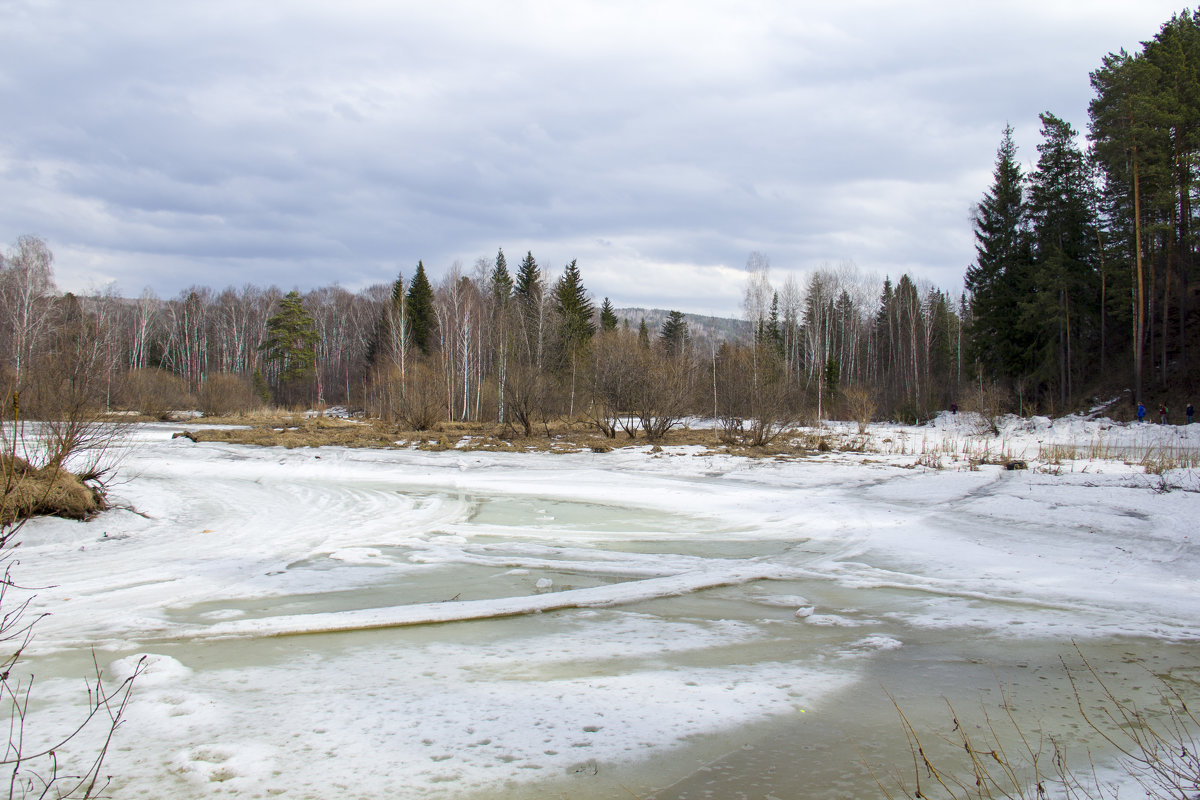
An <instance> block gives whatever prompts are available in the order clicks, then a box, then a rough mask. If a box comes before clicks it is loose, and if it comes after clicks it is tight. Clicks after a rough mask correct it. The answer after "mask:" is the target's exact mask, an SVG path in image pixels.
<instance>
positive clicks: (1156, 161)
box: [0, 11, 1200, 444]
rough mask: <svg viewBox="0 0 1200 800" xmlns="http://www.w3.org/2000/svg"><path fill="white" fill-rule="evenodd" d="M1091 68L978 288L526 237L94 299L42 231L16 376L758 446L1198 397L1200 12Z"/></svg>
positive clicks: (1004, 219) (12, 328)
mask: <svg viewBox="0 0 1200 800" xmlns="http://www.w3.org/2000/svg"><path fill="white" fill-rule="evenodd" d="M1091 84H1092V87H1093V90H1094V96H1093V99H1092V100H1091V103H1090V106H1089V108H1088V114H1089V124H1088V130H1087V131H1086V135H1082V134H1081V133H1080V132H1079V131H1076V130H1075V129H1074V128H1073V127H1072V126H1071V125H1070V124H1069V123H1068V122H1066V121H1065V120H1064V119H1062V118H1060V117H1058V116H1056V115H1055V114H1053V113H1050V112H1047V113H1044V114H1042V115H1041V118H1040V121H1041V142H1040V144H1038V145H1037V157H1036V159H1035V160H1034V161H1033V162H1031V163H1032V166H1031V167H1030V168H1028V170H1026V169H1025V168H1023V167H1022V166H1021V164H1022V160H1021V156H1020V154H1018V152H1017V149H1016V146H1015V144H1014V141H1013V130H1012V128H1011V127H1009V128H1007V129H1006V130H1004V131H1003V132H1000V133H1001V135H1000V141H999V145H998V149H997V152H996V160H995V167H994V171H993V174H992V182H991V184H990V186H988V187H986V189H984V191H983V193H982V196H981V198H980V200H979V202H978V204H977V205H976V206H975V207H974V208H973V209H972V215H971V219H972V226H973V230H974V235H975V240H976V258H975V260H974V262H973V263H972V264H970V265H969V267H967V269H966V273H965V280H964V287H963V289H962V290H959V291H956V292H954V293H949V292H946V291H943V290H942V289H939V288H936V287H933V286H931V285H928V284H926V283H924V282H922V281H921V280H919V279H917V278H914V277H913V276H911V275H901V276H896V277H895V279H893V278H892V277H890V276H889V277H887V278H884V279H883V280H882V281H880V280H878V279H877V278H871V277H866V276H865V275H864V274H863V273H862V272H860V271H859V270H857V269H856V268H854V267H853V266H850V265H842V266H838V267H825V268H821V269H818V270H816V271H813V272H811V273H809V274H808V275H807V276H806V278H805V279H803V280H798V279H796V278H795V277H793V275H792V274H791V273H789V274H788V277H787V278H786V279H785V280H783V281H782V282H779V283H778V284H776V283H774V282H773V281H772V278H771V271H770V265H769V261H768V259H767V257H766V256H764V255H762V254H759V253H751V254H750V256H749V258H748V260H747V264H746V280H745V286H744V292H743V297H742V298H741V300H742V309H743V312H744V314H743V319H742V320H740V321H739V322H737V323H732V322H730V321H721V320H716V319H712V318H699V317H695V316H688V315H685V314H683V313H681V312H679V311H670V312H667V313H664V312H647V311H643V310H630V309H621V310H618V309H617V308H615V307H614V305H613V303H612V302H611V301H610V298H607V297H605V298H602V299H600V298H595V297H593V296H592V294H591V293H590V292H589V291H588V290H587V288H586V286H585V283H584V275H583V270H582V269H581V267H580V266H579V265H578V264H577V263H576V262H575V261H571V262H570V263H568V264H566V265H565V266H563V267H561V268H560V269H559V268H551V269H547V268H546V267H544V266H543V265H541V264H539V263H538V262H537V260H536V259H535V257H534V255H533V253H532V252H526V253H525V255H524V256H523V257H522V258H521V259H520V260H519V261H518V262H517V263H515V264H512V265H510V263H509V261H508V259H507V257H506V255H505V253H504V251H503V250H502V249H501V250H498V251H497V252H496V254H495V255H494V256H492V255H488V256H484V257H481V258H479V259H477V260H476V261H475V263H474V264H473V265H472V266H471V267H470V268H466V267H464V266H463V265H462V264H461V263H455V264H454V265H452V266H451V267H450V268H449V269H448V270H446V272H445V275H444V277H443V278H442V279H441V280H440V281H438V282H437V284H436V285H434V283H433V282H432V281H431V280H430V278H429V275H428V274H427V272H426V268H425V266H424V264H423V263H421V262H418V263H416V264H415V265H414V266H413V267H412V268H411V270H410V271H408V273H407V274H403V273H402V274H400V275H397V276H395V278H394V280H392V282H391V283H382V284H379V285H375V286H371V287H369V288H367V289H364V290H362V291H358V292H351V291H348V290H346V289H343V288H341V287H339V286H337V285H331V286H327V287H324V288H319V289H315V290H312V291H308V292H306V293H303V294H301V293H300V292H299V291H290V292H286V293H284V292H283V291H281V290H280V289H278V288H275V287H265V288H264V287H258V286H253V285H246V286H243V287H241V288H235V287H229V288H225V289H223V290H220V291H217V290H214V289H212V288H208V287H204V286H199V285H197V286H193V287H192V288H190V289H187V290H185V291H183V292H181V293H180V294H179V295H178V296H176V297H173V298H169V299H162V298H159V297H157V296H155V295H154V294H153V293H152V292H151V291H149V290H147V291H146V292H144V293H143V294H142V295H141V296H139V297H122V296H119V295H117V294H116V293H115V292H113V291H108V292H99V293H94V294H90V295H86V296H83V295H74V294H71V293H61V292H59V290H58V288H57V286H56V284H55V279H54V270H53V261H54V257H53V253H52V252H51V249H50V247H49V246H48V245H47V243H46V242H45V241H43V240H42V239H40V238H38V237H36V236H31V235H29V236H22V237H20V238H19V239H18V240H17V241H16V242H15V243H14V244H13V245H12V246H11V247H10V248H9V249H8V250H7V252H5V253H3V254H0V370H2V379H3V381H4V385H5V386H6V387H8V389H9V392H8V395H9V397H11V398H12V404H13V409H12V411H13V413H20V414H23V415H25V416H32V417H41V418H47V419H49V418H54V417H61V416H63V415H66V414H71V413H75V412H76V411H77V410H78V409H80V408H85V407H86V408H91V409H102V410H105V411H115V410H129V411H136V412H140V413H142V414H148V415H153V416H161V415H164V414H167V413H169V412H171V411H173V410H176V409H183V408H200V409H202V410H203V411H205V412H206V413H212V414H228V413H236V412H241V411H246V410H249V409H251V408H254V407H256V406H259V405H265V404H274V405H279V406H286V407H305V408H309V407H322V406H331V405H339V406H346V407H348V408H351V409H356V410H362V411H364V412H365V413H366V414H368V415H370V416H374V417H378V418H380V419H383V420H385V421H389V422H394V423H396V424H398V425H402V426H404V427H406V428H408V429H413V430H424V429H428V428H431V427H433V426H435V425H437V424H439V423H441V422H443V421H468V422H491V423H498V424H502V425H503V426H505V427H506V428H508V429H509V430H511V431H513V432H514V433H517V434H520V435H526V436H528V435H533V434H534V433H535V432H536V431H538V430H539V429H541V430H549V423H550V422H551V421H556V420H568V421H571V422H580V423H587V424H590V425H592V426H594V427H595V428H596V429H597V430H599V431H602V432H603V433H604V434H605V435H607V436H610V437H616V436H619V435H624V436H627V437H634V438H636V437H638V436H645V437H647V438H649V439H651V440H653V439H656V438H661V436H662V435H663V434H664V433H665V432H666V430H668V429H670V428H671V427H672V426H674V425H676V424H678V423H679V421H680V420H681V419H683V418H685V417H686V416H689V415H700V416H705V417H713V418H716V419H717V420H718V421H719V423H720V428H721V430H722V431H723V432H724V433H725V434H726V435H727V436H728V437H730V438H731V439H736V440H739V441H743V442H746V443H750V444H756V443H757V444H761V443H764V442H766V441H769V440H770V438H772V437H773V436H774V435H775V434H776V433H777V432H778V431H779V430H780V429H782V428H783V427H785V426H786V425H788V424H791V423H792V422H795V421H799V420H801V419H812V418H816V417H826V418H827V417H830V416H841V417H844V418H855V419H860V420H865V419H871V418H890V419H897V420H906V421H916V420H921V419H924V418H927V417H929V416H930V415H932V414H934V413H936V412H937V411H938V410H940V409H944V408H948V407H950V406H951V404H956V405H957V406H958V407H960V408H963V409H969V408H977V409H979V410H982V411H985V412H988V413H997V412H999V411H1014V412H1018V413H1025V414H1028V413H1033V412H1039V413H1062V412H1066V411H1069V410H1072V409H1074V408H1077V407H1079V406H1081V405H1085V404H1089V405H1090V404H1091V402H1092V401H1093V399H1094V398H1097V397H1102V398H1110V397H1114V396H1119V395H1121V392H1122V390H1124V389H1128V390H1129V391H1128V393H1126V394H1125V395H1124V402H1123V403H1122V404H1121V405H1120V406H1119V407H1117V408H1116V409H1114V413H1116V414H1118V415H1120V414H1127V413H1128V411H1129V409H1130V408H1131V407H1132V406H1133V405H1134V404H1135V403H1136V402H1137V401H1139V400H1141V401H1144V402H1146V403H1147V404H1148V405H1149V404H1150V403H1152V402H1153V403H1154V404H1155V405H1156V404H1157V403H1158V402H1167V403H1168V405H1179V406H1182V405H1183V403H1185V402H1187V401H1189V400H1190V399H1191V398H1188V397H1185V396H1184V395H1185V392H1186V391H1188V389H1189V387H1194V386H1195V378H1196V375H1197V367H1196V359H1194V358H1193V357H1192V356H1191V352H1192V351H1193V350H1194V348H1195V346H1196V344H1197V343H1198V342H1197V339H1198V335H1200V327H1198V325H1197V320H1196V314H1195V312H1194V309H1195V307H1196V297H1195V295H1196V286H1195V282H1194V280H1193V276H1194V271H1195V261H1196V251H1197V241H1196V234H1195V228H1196V226H1195V225H1193V222H1194V221H1196V216H1197V211H1196V208H1195V204H1194V203H1193V198H1194V195H1195V192H1196V185H1195V184H1196V172H1197V165H1198V163H1200V18H1198V17H1197V15H1195V14H1193V13H1191V12H1189V11H1184V12H1182V13H1180V14H1178V15H1176V16H1175V17H1173V18H1172V19H1171V20H1170V21H1168V22H1167V23H1165V24H1164V25H1163V26H1162V28H1161V30H1160V31H1159V33H1158V35H1157V36H1155V37H1154V39H1152V40H1150V41H1148V42H1145V43H1144V44H1143V46H1142V48H1141V49H1140V50H1139V51H1138V52H1136V53H1127V52H1124V51H1121V52H1118V53H1111V54H1109V55H1107V56H1105V57H1104V58H1103V59H1102V60H1101V62H1100V65H1099V66H1098V67H1097V69H1096V70H1095V71H1094V72H1092V74H1091ZM981 188H983V187H981ZM648 320H649V321H650V324H648Z"/></svg>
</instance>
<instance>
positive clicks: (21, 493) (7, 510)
mask: <svg viewBox="0 0 1200 800" xmlns="http://www.w3.org/2000/svg"><path fill="white" fill-rule="evenodd" d="M0 489H2V490H3V495H2V499H0V525H12V524H14V523H16V522H19V521H20V520H23V519H27V518H29V517H38V516H54V517H66V518H67V519H78V520H84V519H90V518H91V517H93V516H95V515H96V514H99V513H100V512H101V511H104V510H105V509H106V508H108V503H107V501H106V499H105V496H104V490H103V488H102V487H100V486H98V485H92V484H90V483H89V482H87V481H85V480H83V479H82V478H80V477H79V476H78V475H75V474H74V473H72V472H68V471H67V470H66V469H63V468H62V467H61V466H60V465H57V464H49V465H47V466H44V467H40V468H39V467H35V466H33V465H32V464H30V463H29V462H28V461H26V460H25V459H23V458H20V457H19V456H13V455H3V456H0Z"/></svg>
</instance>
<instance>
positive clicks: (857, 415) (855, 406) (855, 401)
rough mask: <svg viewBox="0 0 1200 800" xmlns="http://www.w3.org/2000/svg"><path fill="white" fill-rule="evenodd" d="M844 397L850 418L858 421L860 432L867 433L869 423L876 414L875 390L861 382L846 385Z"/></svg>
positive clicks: (843, 391)
mask: <svg viewBox="0 0 1200 800" xmlns="http://www.w3.org/2000/svg"><path fill="white" fill-rule="evenodd" d="M842 397H843V398H844V399H845V401H846V408H847V409H849V411H850V418H851V419H853V420H854V421H855V422H857V423H858V432H859V433H866V432H867V425H869V424H870V423H871V420H872V418H873V417H874V416H875V407H876V403H875V392H873V391H872V390H871V388H870V387H868V386H864V385H861V384H860V385H855V386H847V387H844V388H843V389H842Z"/></svg>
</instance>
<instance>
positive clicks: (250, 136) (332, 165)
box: [0, 0, 1175, 313]
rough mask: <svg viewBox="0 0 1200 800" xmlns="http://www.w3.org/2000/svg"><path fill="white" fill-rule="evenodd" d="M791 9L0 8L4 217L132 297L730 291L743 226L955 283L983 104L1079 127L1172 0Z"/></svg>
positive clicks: (1025, 139)
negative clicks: (409, 283)
mask: <svg viewBox="0 0 1200 800" xmlns="http://www.w3.org/2000/svg"><path fill="white" fill-rule="evenodd" d="M806 5H807V4H796V3H784V2H766V1H764V2H750V3H742V4H738V6H737V7H736V9H735V8H734V6H733V5H729V4H711V3H683V2H663V3H654V4H644V3H641V4H636V3H632V2H606V3H592V2H586V3H562V4H555V5H551V4H548V3H543V2H532V1H530V2H515V3H505V4H484V3H471V2H449V3H439V4H415V3H401V4H392V3H370V2H358V1H356V0H347V2H342V3H339V4H337V5H336V6H331V5H330V4H328V3H323V2H310V3H303V2H288V3H283V2H279V3H275V2H266V3H256V4H250V5H248V6H247V5H246V4H235V3H232V2H227V1H226V0H216V1H215V2H207V3H188V4H164V3H157V2H130V1H129V0H109V2H103V1H98V2H90V3H87V4H82V3H68V2H43V1H40V0H38V1H32V0H31V1H30V2H7V3H0V7H2V8H3V13H4V19H5V23H6V24H5V26H4V27H3V29H0V102H3V104H4V107H5V109H6V114H5V124H4V125H3V127H2V128H0V241H6V242H11V241H13V240H15V238H16V237H17V236H18V235H20V234H22V233H35V234H38V235H42V236H44V237H45V238H46V239H47V240H48V241H49V243H50V244H51V246H52V247H53V248H54V250H55V251H56V253H57V255H58V259H57V269H58V275H59V279H60V283H61V284H62V285H63V286H64V287H66V288H75V289H80V288H84V287H85V286H86V285H88V284H92V285H97V284H102V283H104V282H107V281H110V280H111V281H116V282H117V284H118V286H119V287H120V289H121V290H122V291H125V292H128V293H136V292H138V291H140V289H141V287H142V286H144V285H149V286H152V287H153V288H155V289H156V290H157V291H159V292H160V293H163V294H173V293H175V292H177V291H179V290H180V289H181V288H183V287H185V286H189V285H191V284H197V283H199V284H206V285H211V286H214V288H220V287H221V286H224V285H226V284H235V285H240V284H242V283H245V282H255V283H260V284H276V285H280V286H283V287H291V286H299V287H301V288H308V287H312V286H319V285H325V284H329V283H332V282H335V281H337V282H339V283H341V284H342V285H344V286H347V287H349V288H358V287H361V286H364V285H367V284H370V283H375V282H382V281H389V280H391V279H392V278H393V277H394V276H395V273H396V272H397V271H399V270H402V271H404V273H405V274H411V272H412V269H413V267H414V266H415V264H416V261H417V260H418V259H423V260H424V261H425V263H426V265H427V266H429V267H430V268H431V270H432V272H433V273H434V274H435V275H436V274H438V273H440V272H441V271H442V270H444V269H446V268H447V267H448V266H449V265H450V264H451V263H452V262H454V261H455V260H460V261H461V262H463V263H464V264H466V265H468V266H469V265H470V264H471V263H472V262H473V261H474V259H475V258H476V257H478V256H486V257H488V258H490V257H492V256H494V254H495V252H496V248H497V247H501V246H502V247H505V249H506V251H507V252H508V254H509V255H510V258H513V259H514V260H515V259H516V258H519V257H520V255H522V254H523V253H524V252H525V251H526V250H529V249H532V250H533V251H534V254H535V256H537V257H538V259H539V261H540V262H541V263H542V264H543V266H544V267H545V268H546V269H547V271H548V272H549V273H551V274H554V273H555V272H556V271H557V270H558V269H560V268H561V266H562V264H565V263H566V262H567V261H569V260H571V259H572V258H577V259H579V263H580V266H581V268H582V270H583V275H584V280H585V282H586V284H587V285H588V286H589V287H590V288H591V289H592V291H593V292H594V293H595V294H596V295H597V296H606V295H607V296H610V297H612V298H613V300H614V302H616V303H618V304H620V305H632V304H642V305H657V306H669V307H680V308H684V309H686V310H692V311H698V312H722V311H724V312H726V313H734V312H736V309H737V306H738V303H739V300H740V285H739V281H740V269H741V266H742V264H743V263H744V261H745V258H746V255H747V253H748V252H749V251H750V250H759V251H762V252H765V253H767V254H769V255H770V257H771V261H772V264H773V265H774V267H775V269H776V272H777V273H782V272H783V271H785V270H795V271H798V272H800V271H804V270H810V269H813V268H816V267H818V266H820V265H822V264H824V263H836V262H840V261H843V260H851V261H854V262H855V263H857V264H858V265H859V266H860V267H861V268H862V269H863V270H865V271H868V272H870V273H876V274H880V275H882V274H885V273H886V274H891V275H892V276H893V277H895V276H897V275H899V274H900V273H901V272H905V271H907V272H910V273H912V274H914V275H915V276H917V277H918V278H924V279H928V280H932V281H934V282H935V283H937V284H939V285H941V286H943V287H945V288H947V289H949V290H951V291H957V289H958V287H959V286H960V285H961V280H962V274H963V270H964V268H965V266H966V265H967V263H968V262H969V261H970V260H971V258H972V256H973V250H972V246H971V237H970V231H969V227H968V224H967V209H968V207H969V205H970V204H971V203H972V202H974V201H976V200H977V199H978V197H979V196H980V194H982V192H983V191H984V190H985V189H986V187H987V184H988V182H989V175H990V170H991V165H992V160H993V157H994V152H995V148H996V145H997V144H998V142H999V138H1000V132H1001V129H1002V128H1003V126H1004V124H1005V123H1006V122H1009V121H1011V122H1012V123H1013V124H1014V125H1016V126H1017V133H1018V143H1019V145H1020V147H1021V155H1022V157H1023V158H1024V159H1026V160H1030V161H1031V160H1032V159H1033V158H1034V157H1035V156H1036V151H1035V149H1034V145H1035V144H1036V140H1037V128H1038V121H1037V113H1038V112H1039V111H1042V110H1047V109H1050V110H1054V111H1055V112H1056V113H1058V114H1060V115H1061V116H1063V117H1065V118H1067V119H1070V120H1072V121H1073V122H1074V123H1075V124H1076V127H1078V128H1081V129H1082V128H1083V127H1084V123H1085V122H1086V103H1087V100H1088V98H1089V96H1090V89H1089V87H1088V77H1087V74H1088V71H1089V70H1091V69H1094V68H1095V67H1096V66H1097V65H1098V64H1099V61H1100V58H1101V57H1102V56H1103V55H1104V53H1106V52H1108V51H1110V50H1115V49H1117V48H1119V47H1127V48H1134V47H1136V46H1137V43H1138V40H1140V39H1145V38H1149V37H1150V36H1152V35H1153V34H1154V33H1155V32H1156V31H1157V29H1158V26H1159V25H1160V24H1161V23H1162V22H1164V21H1166V19H1168V18H1169V16H1170V15H1171V13H1172V12H1173V11H1174V10H1175V8H1174V6H1173V5H1171V4H1167V3H1162V2H1158V0H1154V2H1143V3H1139V4H1137V7H1136V8H1134V7H1133V4H1128V3H1123V2H1116V0H1111V2H1099V3H1096V2H1090V3H1087V4H1082V3H1074V2H1048V3H1047V2H1043V3H1034V2H1023V3H990V2H984V3H965V4H964V3H959V4H948V3H934V2H924V3H910V4H894V3H885V2H870V1H869V0H860V1H859V2H851V3H843V4H838V5H837V7H836V8H834V7H833V4H822V6H820V7H813V8H808V7H806ZM826 6H829V7H826Z"/></svg>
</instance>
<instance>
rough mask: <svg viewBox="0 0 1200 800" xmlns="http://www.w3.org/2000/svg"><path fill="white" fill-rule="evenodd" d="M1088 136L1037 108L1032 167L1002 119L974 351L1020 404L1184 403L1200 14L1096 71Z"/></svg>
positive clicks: (981, 228)
mask: <svg viewBox="0 0 1200 800" xmlns="http://www.w3.org/2000/svg"><path fill="white" fill-rule="evenodd" d="M1091 83H1092V88H1093V90H1094V97H1093V99H1092V101H1091V104H1090V106H1089V108H1088V114H1089V120H1090V122H1089V126H1088V135H1087V146H1086V148H1085V147H1084V146H1082V145H1081V144H1080V142H1079V140H1078V136H1079V133H1078V132H1077V131H1075V130H1074V129H1073V128H1072V126H1071V125H1070V124H1068V123H1067V122H1065V121H1063V120H1062V119H1060V118H1058V117H1056V116H1055V115H1053V114H1050V113H1046V114H1042V115H1041V122H1042V140H1043V141H1042V143H1041V144H1039V145H1038V148H1037V149H1038V159H1037V163H1036V166H1035V167H1034V169H1033V170H1032V172H1031V173H1030V174H1028V175H1024V174H1022V170H1021V168H1020V165H1019V162H1018V159H1017V154H1016V148H1015V146H1014V144H1013V140H1012V129H1011V128H1009V129H1008V130H1006V131H1005V133H1004V136H1003V139H1002V141H1001V144H1000V148H999V150H998V153H997V157H996V167H995V172H994V176H993V177H994V180H993V184H992V186H991V189H990V190H989V191H988V192H987V194H985V196H984V198H983V200H982V201H981V202H980V203H979V206H978V209H977V212H976V214H975V235H976V240H977V243H978V247H977V250H978V257H977V259H976V261H975V263H974V264H973V265H972V266H971V267H970V269H968V271H967V276H966V278H967V280H966V286H967V291H968V294H969V298H970V300H969V307H968V318H967V319H966V327H967V331H968V339H969V341H970V346H969V356H968V357H969V360H970V361H971V362H972V363H973V364H977V365H978V366H977V374H979V375H982V376H985V377H987V378H991V379H993V380H995V381H996V382H997V383H998V385H1000V386H1001V387H1003V388H1004V389H1005V390H1006V391H1008V392H1010V393H1012V394H1013V395H1014V396H1016V397H1017V398H1018V401H1019V402H1020V403H1021V404H1022V405H1024V404H1025V403H1029V404H1030V405H1031V406H1032V407H1035V408H1044V409H1047V410H1054V409H1065V408H1069V407H1070V406H1071V404H1072V403H1075V402H1078V401H1079V400H1080V399H1081V398H1082V397H1085V396H1087V395H1088V394H1090V393H1093V392H1096V391H1112V390H1114V389H1117V388H1129V389H1131V390H1132V391H1131V395H1130V397H1129V400H1130V402H1131V403H1132V402H1136V401H1138V400H1146V401H1150V400H1151V399H1153V400H1154V401H1157V402H1162V401H1164V400H1170V399H1175V400H1176V401H1178V400H1183V399H1185V398H1184V397H1183V393H1184V392H1187V391H1190V390H1191V389H1192V388H1193V387H1194V386H1195V382H1196V381H1195V379H1196V375H1197V372H1196V366H1195V365H1194V364H1193V363H1192V359H1191V357H1190V351H1191V350H1192V349H1193V347H1194V346H1195V345H1196V343H1197V335H1198V330H1197V323H1196V318H1195V314H1194V312H1193V309H1194V308H1195V306H1196V302H1195V296H1194V295H1195V292H1196V287H1195V283H1194V281H1193V280H1192V279H1193V273H1194V269H1195V261H1196V235H1195V227H1196V226H1195V225H1193V222H1194V221H1195V219H1196V209H1195V207H1194V203H1193V198H1194V195H1195V192H1196V170H1197V165H1198V163H1200V161H1198V159H1200V19H1198V17H1197V15H1196V14H1193V13H1191V12H1188V11H1184V12H1182V13H1180V14H1178V15H1176V16H1175V17H1173V18H1172V19H1171V20H1170V21H1169V22H1167V23H1166V24H1164V25H1163V26H1162V29H1161V30H1160V31H1159V33H1158V35H1157V36H1155V37H1154V39H1152V40H1150V41H1148V42H1145V43H1144V44H1143V46H1142V49H1141V51H1140V52H1137V53H1132V54H1131V53H1127V52H1125V51H1121V52H1119V53H1111V54H1109V55H1108V56H1106V57H1105V58H1104V59H1103V61H1102V64H1101V66H1100V67H1099V68H1098V69H1096V70H1095V71H1094V72H1093V73H1092V74H1091Z"/></svg>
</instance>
